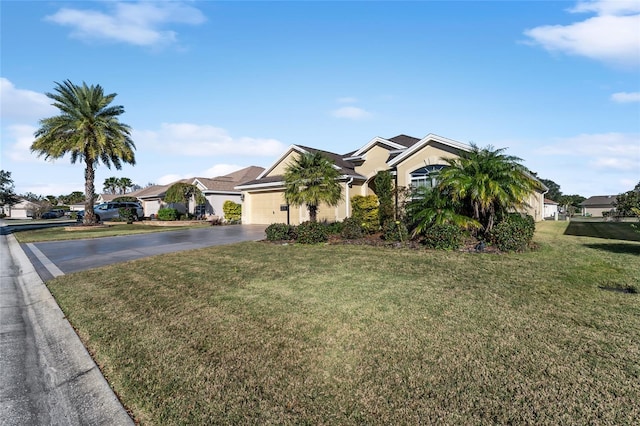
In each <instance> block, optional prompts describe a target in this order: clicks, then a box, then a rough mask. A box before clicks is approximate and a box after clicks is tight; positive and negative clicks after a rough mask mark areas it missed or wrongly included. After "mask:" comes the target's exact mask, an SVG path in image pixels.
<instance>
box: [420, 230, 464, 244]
mask: <svg viewBox="0 0 640 426" xmlns="http://www.w3.org/2000/svg"><path fill="white" fill-rule="evenodd" d="M463 241H464V231H463V230H462V229H461V228H459V227H458V226H456V225H451V224H443V225H433V226H432V227H430V228H427V229H426V230H425V232H424V241H423V242H424V244H425V245H426V246H427V247H428V248H432V249H437V250H457V249H459V248H460V247H462V243H463Z"/></svg>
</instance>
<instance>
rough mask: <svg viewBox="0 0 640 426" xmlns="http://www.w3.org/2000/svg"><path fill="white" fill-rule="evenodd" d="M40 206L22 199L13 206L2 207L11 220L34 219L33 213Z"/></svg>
mask: <svg viewBox="0 0 640 426" xmlns="http://www.w3.org/2000/svg"><path fill="white" fill-rule="evenodd" d="M38 207H39V206H38V205H37V204H36V203H33V202H31V201H29V200H25V199H24V198H21V199H20V201H19V202H18V203H16V204H14V205H13V206H2V209H3V211H4V213H5V214H6V215H7V217H10V218H11V219H26V218H29V217H33V213H34V212H35V211H36V210H37V209H38Z"/></svg>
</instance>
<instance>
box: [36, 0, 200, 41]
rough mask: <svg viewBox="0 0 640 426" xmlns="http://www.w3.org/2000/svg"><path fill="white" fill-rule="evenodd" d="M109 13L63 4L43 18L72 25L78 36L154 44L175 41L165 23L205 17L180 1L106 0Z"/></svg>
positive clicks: (184, 22) (72, 33)
mask: <svg viewBox="0 0 640 426" xmlns="http://www.w3.org/2000/svg"><path fill="white" fill-rule="evenodd" d="M107 4H108V5H109V7H110V10H109V12H108V13H105V12H102V11H96V10H80V9H71V8H62V9H60V10H59V11H58V12H56V13H55V14H53V15H50V16H47V17H46V18H45V19H46V20H48V21H51V22H54V23H56V24H60V25H64V26H69V27H71V28H72V32H71V36H72V37H74V38H78V39H81V40H90V39H102V40H112V41H117V42H124V43H130V44H133V45H136V46H157V45H164V44H171V43H174V42H175V41H176V32H175V31H171V30H163V29H162V26H163V25H165V24H170V23H176V24H188V25H197V24H201V23H202V22H204V21H205V20H206V18H205V16H204V15H203V14H202V12H200V11H199V10H198V9H196V8H194V7H192V6H190V5H187V4H184V3H181V2H138V3H125V2H116V3H107Z"/></svg>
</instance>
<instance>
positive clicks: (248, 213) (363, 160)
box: [236, 134, 546, 225]
mask: <svg viewBox="0 0 640 426" xmlns="http://www.w3.org/2000/svg"><path fill="white" fill-rule="evenodd" d="M470 150H471V147H470V146H469V145H467V144H464V143H461V142H458V141H454V140H452V139H447V138H444V137H441V136H438V135H434V134H429V135H427V136H425V137H424V138H422V139H418V138H414V137H411V136H406V135H398V136H395V137H393V138H389V139H384V138H381V137H375V138H373V139H371V140H370V141H369V142H368V143H366V144H365V145H364V146H363V147H361V148H360V149H358V150H356V151H353V152H350V153H348V154H345V155H339V154H335V153H332V152H327V151H322V150H318V149H315V148H310V147H306V146H302V145H291V146H290V147H289V148H288V149H287V150H286V151H285V152H284V153H283V154H282V155H281V156H280V157H279V158H278V159H277V160H276V162H275V163H274V164H273V165H272V166H270V167H269V168H267V169H266V170H265V171H264V172H263V173H261V174H260V175H259V176H258V177H257V178H256V179H255V180H253V181H250V182H247V183H244V184H242V185H239V186H237V187H236V189H239V190H241V191H242V194H243V195H244V203H243V207H242V223H245V224H271V223H290V224H294V225H296V224H300V223H302V222H304V221H306V220H309V213H308V211H307V208H306V207H305V206H302V207H296V206H287V205H286V201H285V199H284V178H283V175H284V172H285V170H286V168H287V166H288V164H289V163H290V162H291V161H292V160H293V159H295V158H297V157H298V156H299V155H301V154H304V153H313V152H321V153H323V154H324V155H325V156H326V157H327V158H328V159H329V160H331V161H332V162H333V163H334V165H335V167H336V169H337V170H338V171H339V172H340V175H341V177H340V183H341V184H342V194H343V198H342V201H341V202H340V204H339V205H338V206H337V207H329V206H327V205H321V206H319V208H318V215H317V218H318V220H319V221H323V220H326V221H329V222H334V221H341V220H344V219H345V218H347V217H349V216H350V215H351V206H350V199H351V197H353V196H354V195H370V194H375V184H374V178H375V176H376V174H377V173H378V172H379V171H381V170H389V171H390V172H391V173H392V174H393V175H394V176H395V185H396V187H399V188H400V187H410V186H414V187H415V186H418V185H426V186H433V185H435V183H436V182H435V177H434V176H435V175H434V174H435V173H436V172H438V171H439V170H440V169H442V168H443V167H444V166H445V165H446V162H445V161H443V160H442V158H455V157H458V156H459V153H460V152H462V151H470ZM545 189H546V188H545ZM543 200H544V195H543V193H542V192H536V193H535V194H533V195H532V196H531V197H530V199H529V200H527V203H528V204H529V205H530V208H527V209H526V212H527V213H528V214H530V215H531V216H533V217H534V219H535V220H536V221H540V220H542V219H543V207H544V201H543Z"/></svg>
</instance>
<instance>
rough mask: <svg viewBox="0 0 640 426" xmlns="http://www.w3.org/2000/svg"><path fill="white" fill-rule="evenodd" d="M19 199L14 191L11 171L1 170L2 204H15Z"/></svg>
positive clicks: (0, 196) (0, 200)
mask: <svg viewBox="0 0 640 426" xmlns="http://www.w3.org/2000/svg"><path fill="white" fill-rule="evenodd" d="M18 201H19V199H18V196H17V195H16V194H15V192H14V184H13V180H12V179H11V172H7V171H5V170H0V206H13V205H14V204H17V203H18Z"/></svg>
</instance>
